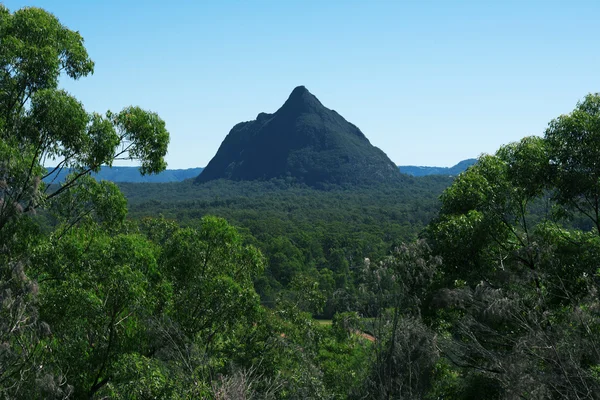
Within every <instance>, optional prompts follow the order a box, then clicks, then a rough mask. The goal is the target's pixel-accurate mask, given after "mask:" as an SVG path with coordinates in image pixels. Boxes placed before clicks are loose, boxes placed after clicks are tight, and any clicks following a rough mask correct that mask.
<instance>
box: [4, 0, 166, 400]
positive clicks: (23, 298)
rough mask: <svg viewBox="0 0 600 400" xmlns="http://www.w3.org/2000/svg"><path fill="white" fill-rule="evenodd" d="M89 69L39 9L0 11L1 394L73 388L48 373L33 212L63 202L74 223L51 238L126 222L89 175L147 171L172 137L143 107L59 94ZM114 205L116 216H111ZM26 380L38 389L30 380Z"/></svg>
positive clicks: (74, 40)
mask: <svg viewBox="0 0 600 400" xmlns="http://www.w3.org/2000/svg"><path fill="white" fill-rule="evenodd" d="M93 70H94V63H93V61H92V60H91V59H90V57H89V56H88V53H87V51H86V49H85V46H84V43H83V38H82V37H81V35H80V34H79V33H78V32H74V31H72V30H70V29H68V28H67V27H65V26H64V25H62V24H61V23H60V21H59V20H58V19H57V18H56V17H55V16H53V15H52V14H50V13H48V12H46V11H44V10H42V9H39V8H33V7H29V8H23V9H20V10H17V11H15V12H10V11H9V10H8V9H7V8H6V7H5V6H4V5H0V343H2V345H1V346H0V395H1V396H5V397H19V396H21V397H52V396H59V397H60V396H68V395H69V394H70V390H72V389H71V388H70V387H69V386H68V384H67V383H66V381H65V379H64V373H63V372H64V371H58V372H56V371H54V372H52V371H48V370H47V369H46V368H44V366H45V363H44V362H45V358H44V357H45V355H47V352H45V351H44V349H45V348H47V346H48V343H49V342H50V341H51V340H50V338H51V334H52V327H50V326H48V324H46V323H43V322H42V321H41V320H40V319H39V318H38V317H39V312H38V304H37V302H38V292H40V291H43V290H44V288H43V287H40V284H39V282H36V280H35V279H33V278H32V276H31V274H30V272H31V267H32V266H31V254H32V253H34V252H35V251H34V250H35V248H36V246H37V245H39V244H40V243H41V242H43V241H45V240H47V238H46V237H44V236H42V235H41V234H40V233H41V228H40V227H39V224H38V223H37V221H35V220H34V217H35V214H36V213H39V212H40V211H42V210H48V209H49V208H51V207H52V206H53V205H55V204H56V205H57V206H58V205H59V203H60V204H61V206H60V207H62V211H61V212H62V214H63V215H64V214H68V215H69V217H70V218H68V219H62V220H61V221H62V223H61V224H60V228H59V229H60V233H58V232H55V233H54V235H55V237H56V238H57V237H59V236H61V235H62V236H64V235H66V234H67V232H68V231H69V230H71V229H73V228H74V227H76V226H77V225H78V224H79V223H81V222H83V221H84V220H88V219H90V218H92V219H94V218H96V219H99V220H104V221H105V222H108V219H111V218H112V219H113V222H115V218H116V219H119V218H122V217H123V216H124V213H123V211H124V202H123V201H122V197H121V200H119V196H118V194H117V193H116V190H115V187H114V186H113V185H110V184H96V183H95V182H91V181H90V180H89V179H85V178H86V175H88V174H89V173H90V172H92V171H98V170H99V169H100V166H101V165H111V164H112V163H113V161H114V160H117V159H123V158H126V159H131V160H138V161H139V162H140V163H141V170H142V172H143V173H153V172H159V171H161V170H163V169H164V168H165V167H166V164H165V161H164V156H165V154H166V151H167V145H168V142H169V134H168V132H167V130H166V128H165V123H164V122H163V121H162V120H161V119H160V117H158V115H156V114H155V113H152V112H147V111H144V110H142V109H141V108H139V107H126V108H125V109H123V110H122V111H119V112H110V111H108V112H106V113H104V114H98V113H90V112H87V111H86V110H85V109H84V107H83V105H82V104H81V102H79V101H78V100H77V99H76V98H74V97H73V96H71V95H70V94H69V93H67V92H66V91H64V90H62V89H60V88H59V85H58V84H59V78H60V77H61V76H62V77H68V78H71V79H75V80H76V79H79V78H82V77H85V76H88V75H90V74H92V73H93ZM46 165H54V168H53V169H51V170H48V169H46V167H45V166H46ZM64 168H70V169H71V170H72V171H73V172H72V174H71V175H70V176H69V177H68V178H67V180H66V181H65V182H63V183H60V184H58V183H57V182H54V183H55V184H46V183H45V182H47V181H50V182H53V179H54V178H56V176H57V175H58V173H59V172H60V171H61V170H62V169H64ZM67 198H69V200H70V203H69V204H66V203H65V200H66V199H67ZM111 199H112V200H111ZM111 202H112V203H111ZM115 202H116V203H115ZM115 206H117V207H116V213H115V212H114V211H109V210H110V209H111V208H113V207H115ZM60 207H59V208H60ZM119 210H121V212H120V215H119ZM109 214H110V215H109ZM107 218H108V219H107ZM31 379H37V381H35V382H36V384H34V385H31V384H26V383H27V382H31ZM36 391H37V392H36ZM27 393H29V394H27Z"/></svg>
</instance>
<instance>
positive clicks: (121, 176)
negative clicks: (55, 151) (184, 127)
mask: <svg viewBox="0 0 600 400" xmlns="http://www.w3.org/2000/svg"><path fill="white" fill-rule="evenodd" d="M47 169H48V172H50V171H52V170H53V169H54V168H51V167H50V168H47ZM69 172H70V171H69V170H66V169H65V170H62V171H61V172H60V174H58V176H57V177H56V179H54V178H55V175H52V176H50V177H48V178H46V179H45V181H46V182H48V183H49V182H51V181H52V180H53V179H54V181H55V182H62V181H64V180H65V177H66V176H67V175H68V174H69ZM201 172H202V168H189V169H167V170H165V171H163V172H161V173H159V174H156V175H142V174H140V169H139V167H112V168H110V167H106V166H104V167H101V169H100V172H99V173H97V174H92V176H93V177H94V178H96V179H97V180H106V181H112V182H133V183H138V182H140V183H141V182H144V183H146V182H153V183H163V182H181V181H183V180H186V179H191V178H195V177H197V176H198V174H200V173H201Z"/></svg>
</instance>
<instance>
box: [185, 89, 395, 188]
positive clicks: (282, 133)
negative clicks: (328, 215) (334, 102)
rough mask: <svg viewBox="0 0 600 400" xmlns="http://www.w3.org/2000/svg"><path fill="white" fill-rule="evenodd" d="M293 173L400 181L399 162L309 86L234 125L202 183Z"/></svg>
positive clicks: (306, 178) (337, 180)
mask: <svg viewBox="0 0 600 400" xmlns="http://www.w3.org/2000/svg"><path fill="white" fill-rule="evenodd" d="M286 177H292V178H295V179H297V180H298V181H300V182H304V183H306V184H308V185H315V184H318V183H333V184H367V183H380V182H387V181H396V180H399V179H401V174H400V173H399V171H398V168H397V167H396V166H395V165H394V163H393V162H392V161H391V160H390V159H389V158H388V157H387V156H386V155H385V153H384V152H383V151H381V150H379V149H378V148H376V147H374V146H373V145H371V143H370V142H369V140H368V139H367V138H366V137H365V135H364V134H363V133H362V132H361V131H360V129H358V128H357V127H356V126H354V125H353V124H351V123H349V122H348V121H346V120H345V119H344V118H343V117H342V116H341V115H339V114H338V113H337V112H335V111H333V110H330V109H328V108H326V107H325V106H323V104H321V102H320V101H319V100H318V99H317V98H316V97H315V96H313V95H312V94H311V93H310V92H309V91H308V90H307V89H306V88H305V87H304V86H299V87H297V88H295V89H294V90H293V91H292V93H291V94H290V97H289V98H288V100H287V101H286V102H285V104H284V105H283V106H282V107H281V108H280V109H279V110H277V112H275V113H274V114H267V113H260V114H258V116H257V117H256V120H254V121H249V122H242V123H239V124H237V125H236V126H234V127H233V129H231V131H230V132H229V135H227V137H226V138H225V140H224V141H223V143H222V144H221V147H220V148H219V150H218V152H217V154H216V155H215V156H214V157H213V159H212V160H211V161H210V162H209V163H208V165H207V166H206V168H205V169H204V170H203V171H202V174H201V175H199V176H198V178H196V182H199V183H200V182H206V181H210V180H214V179H231V180H258V179H271V178H286Z"/></svg>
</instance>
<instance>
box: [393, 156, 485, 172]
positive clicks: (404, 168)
mask: <svg viewBox="0 0 600 400" xmlns="http://www.w3.org/2000/svg"><path fill="white" fill-rule="evenodd" d="M476 162H477V159H475V158H469V159H468V160H463V161H461V162H459V163H458V164H456V165H455V166H453V167H419V166H415V165H400V166H398V168H399V169H400V172H402V173H403V174H408V175H412V176H427V175H458V174H460V173H461V172H463V171H465V170H466V169H467V168H469V167H470V166H471V165H473V164H475V163H476Z"/></svg>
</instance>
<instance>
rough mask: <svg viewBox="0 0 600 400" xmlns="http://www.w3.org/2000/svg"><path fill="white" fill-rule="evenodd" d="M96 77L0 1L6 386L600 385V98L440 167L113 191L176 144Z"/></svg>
mask: <svg viewBox="0 0 600 400" xmlns="http://www.w3.org/2000/svg"><path fill="white" fill-rule="evenodd" d="M93 71H94V62H93V61H92V59H91V58H90V56H89V55H88V53H87V50H86V48H85V46H84V44H83V38H82V37H81V35H80V34H79V33H77V32H75V31H72V30H70V29H69V28H67V27H65V26H64V25H62V24H61V23H60V22H59V20H58V19H57V18H56V17H55V16H54V15H52V14H50V13H48V12H46V11H44V10H42V9H39V8H23V9H20V10H17V11H14V12H11V11H9V10H8V9H7V8H6V7H4V6H3V5H1V4H0V398H3V399H108V398H110V399H113V398H114V399H191V398H202V399H222V400H225V399H456V400H458V399H597V398H600V347H599V346H600V343H598V339H599V338H600V303H599V300H600V299H599V289H600V268H599V265H598V260H599V259H600V164H599V163H598V160H600V94H588V95H585V96H584V97H583V98H582V100H581V101H580V102H579V103H577V104H576V105H575V108H574V109H573V110H572V111H570V112H569V111H568V110H565V112H566V114H563V115H560V116H558V117H557V118H555V119H553V120H552V121H550V122H549V124H548V126H547V129H546V130H545V131H544V132H540V136H530V137H525V138H523V139H522V140H520V141H518V142H515V143H509V144H506V145H504V146H502V147H501V148H500V149H498V150H497V151H496V152H495V153H494V154H483V155H481V156H480V157H479V159H478V160H477V163H476V164H474V165H473V166H471V167H470V168H468V169H467V170H466V171H465V172H463V173H461V174H460V175H458V176H456V177H454V178H452V177H443V176H427V177H410V176H407V175H402V176H401V178H400V179H398V180H394V181H393V182H389V183H381V182H379V183H376V184H372V185H369V184H361V185H350V184H340V185H336V184H326V185H321V186H319V187H309V186H306V185H305V184H304V183H303V182H298V181H295V180H294V179H286V178H275V179H269V180H256V181H246V182H243V181H236V182H234V181H228V180H214V181H210V182H206V183H202V184H197V183H194V182H193V181H184V182H177V183H160V184H159V183H156V184H154V183H140V184H124V183H123V184H119V185H117V184H114V183H111V182H108V181H100V182H98V181H96V180H95V179H94V178H93V177H92V176H91V175H90V174H91V173H97V172H98V171H100V169H101V168H102V167H103V166H111V165H112V164H113V163H114V162H115V161H116V160H120V159H123V158H126V159H129V160H132V161H135V162H137V163H138V164H139V165H140V170H141V172H142V173H143V174H153V173H157V172H160V171H163V170H165V168H166V163H165V159H164V158H165V155H166V153H167V150H168V144H169V140H170V136H169V132H168V131H167V129H166V127H165V121H163V120H162V119H161V118H160V116H159V115H157V114H156V113H153V112H150V111H147V110H144V109H142V108H140V107H136V106H130V107H126V108H124V109H122V110H120V111H117V112H111V111H108V112H106V113H104V114H99V113H97V112H89V111H87V110H85V109H84V107H83V105H82V103H81V102H79V101H78V100H77V99H76V98H75V97H73V96H72V95H70V94H69V93H68V92H66V91H65V90H63V89H61V87H60V85H59V78H60V79H63V78H62V77H68V78H70V79H73V80H77V79H79V78H82V77H85V76H88V75H90V74H91V73H92V72H93ZM51 162H52V163H53V164H52V165H54V166H55V168H53V169H51V170H49V169H47V167H48V166H49V165H50V163H51ZM63 170H69V175H68V176H67V177H66V178H65V179H64V180H62V181H61V182H60V183H58V181H56V180H55V179H54V178H55V177H56V176H59V175H60V174H61V172H62V171H63Z"/></svg>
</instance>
